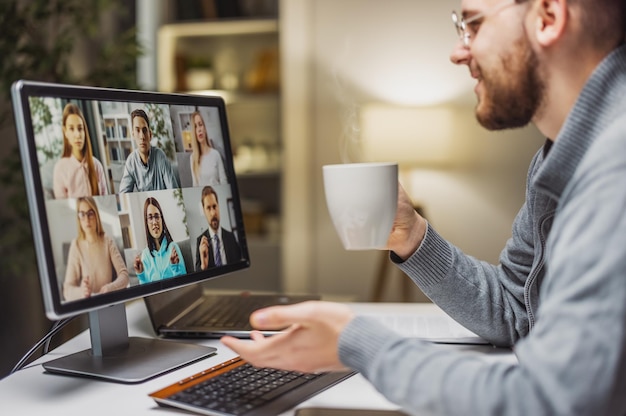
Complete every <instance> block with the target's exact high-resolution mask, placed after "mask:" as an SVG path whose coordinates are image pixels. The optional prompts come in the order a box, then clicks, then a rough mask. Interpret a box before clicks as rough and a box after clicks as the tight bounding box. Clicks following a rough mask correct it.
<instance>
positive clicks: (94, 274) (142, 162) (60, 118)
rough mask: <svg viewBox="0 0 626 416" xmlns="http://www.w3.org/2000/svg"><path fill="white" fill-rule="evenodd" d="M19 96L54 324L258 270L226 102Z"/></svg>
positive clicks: (44, 93) (116, 94)
mask: <svg viewBox="0 0 626 416" xmlns="http://www.w3.org/2000/svg"><path fill="white" fill-rule="evenodd" d="M12 96H13V103H14V112H15V118H16V126H17V131H18V138H19V145H20V151H21V156H22V164H23V170H24V176H25V183H26V188H27V195H28V201H29V207H30V214H31V221H32V228H33V234H34V241H35V248H36V252H37V261H38V269H39V274H40V279H41V283H42V285H41V286H42V291H43V299H44V304H45V309H46V313H47V315H48V316H49V317H50V318H51V319H59V318H63V317H68V316H73V315H77V314H81V313H85V312H90V311H98V310H101V309H102V308H104V307H105V306H110V305H120V304H122V305H123V303H124V302H126V301H128V300H131V299H136V298H140V297H144V296H148V295H152V294H155V293H159V292H163V291H166V290H169V289H173V288H177V287H181V286H185V285H189V284H192V283H197V282H200V281H204V280H207V279H211V278H215V277H218V276H222V275H225V274H228V273H231V272H234V271H237V270H241V269H244V268H247V267H249V265H250V261H249V254H248V248H247V244H246V236H245V232H244V228H243V216H242V212H241V205H240V201H239V194H238V189H237V181H236V176H235V172H234V167H233V152H232V147H231V143H230V138H229V129H228V123H227V118H226V111H225V104H224V101H223V100H222V99H221V98H220V97H216V96H215V97H209V96H201V95H184V94H165V93H156V92H146V91H130V90H119V89H108V88H93V87H82V86H71V85H60V84H49V83H40V82H30V81H18V82H16V83H15V84H14V85H13V88H12ZM124 324H125V322H124ZM92 331H93V328H92ZM92 341H93V337H92Z"/></svg>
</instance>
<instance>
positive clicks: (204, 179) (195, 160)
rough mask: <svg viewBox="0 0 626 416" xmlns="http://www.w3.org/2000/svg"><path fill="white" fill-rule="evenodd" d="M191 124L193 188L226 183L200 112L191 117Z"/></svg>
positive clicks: (226, 180) (223, 171) (222, 168)
mask: <svg viewBox="0 0 626 416" xmlns="http://www.w3.org/2000/svg"><path fill="white" fill-rule="evenodd" d="M191 121H192V123H193V129H192V131H193V139H192V140H191V148H192V153H191V156H190V159H191V161H190V166H191V178H192V184H193V186H204V185H220V184H226V183H228V179H227V178H226V171H225V170H224V162H223V161H222V156H221V155H220V152H218V151H217V150H216V149H214V148H213V147H211V143H210V140H209V136H208V134H207V130H206V125H205V123H204V119H203V118H202V115H201V114H200V112H198V111H195V112H194V113H193V114H192V115H191Z"/></svg>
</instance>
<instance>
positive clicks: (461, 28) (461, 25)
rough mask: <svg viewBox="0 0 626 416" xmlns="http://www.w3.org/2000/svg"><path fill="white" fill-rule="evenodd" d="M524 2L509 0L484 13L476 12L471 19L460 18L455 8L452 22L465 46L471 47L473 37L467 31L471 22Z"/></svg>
mask: <svg viewBox="0 0 626 416" xmlns="http://www.w3.org/2000/svg"><path fill="white" fill-rule="evenodd" d="M522 3H525V1H520V2H519V3H518V2H517V0H509V1H507V2H505V3H501V4H499V5H498V6H495V7H493V8H491V9H489V10H486V11H484V12H482V13H476V14H475V15H473V16H471V17H470V18H469V19H465V18H464V17H460V18H459V14H458V13H457V12H456V11H454V10H453V11H452V23H453V24H454V28H455V29H456V33H457V35H458V36H459V40H460V41H461V42H463V46H465V47H469V45H470V38H471V35H470V33H469V32H468V31H467V27H468V26H467V25H468V24H469V23H472V22H475V21H476V20H478V19H482V18H483V17H488V16H493V15H495V14H497V13H499V12H501V11H502V10H504V9H506V8H507V7H509V6H513V5H516V4H522Z"/></svg>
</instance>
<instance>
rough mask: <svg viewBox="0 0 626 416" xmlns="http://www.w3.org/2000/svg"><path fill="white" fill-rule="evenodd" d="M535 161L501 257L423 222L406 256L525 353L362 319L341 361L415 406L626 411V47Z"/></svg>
mask: <svg viewBox="0 0 626 416" xmlns="http://www.w3.org/2000/svg"><path fill="white" fill-rule="evenodd" d="M548 148H549V145H548V144H547V145H546V146H545V147H544V149H542V150H541V151H539V152H538V153H537V155H536V156H535V157H534V158H533V161H532V163H531V165H530V169H529V173H528V180H527V192H526V202H525V204H524V206H523V207H522V208H521V210H520V212H519V213H518V215H517V217H516V219H515V222H514V224H513V229H512V237H511V239H510V240H509V241H508V243H507V244H506V247H505V249H504V250H503V251H502V254H501V256H500V264H499V265H497V266H494V265H490V264H487V263H484V262H481V261H478V260H476V259H474V258H472V257H469V256H467V255H465V254H463V253H462V252H461V251H460V250H459V249H458V248H456V247H454V246H453V245H451V244H450V243H448V242H446V241H445V240H444V239H443V238H442V237H441V236H439V235H438V234H437V232H436V231H435V230H434V229H433V228H432V227H430V226H429V228H428V230H427V233H426V236H425V238H424V241H423V242H422V244H421V246H420V247H419V248H418V250H417V251H416V252H415V253H414V254H413V255H412V256H411V257H410V258H409V259H407V260H406V261H405V262H400V261H399V259H398V258H397V257H396V258H394V255H393V254H392V258H394V260H396V262H398V263H399V267H400V268H401V269H402V270H403V271H404V272H406V273H407V274H408V275H409V276H410V277H411V278H412V279H413V280H414V281H415V282H416V283H417V284H418V285H419V286H420V288H421V289H422V290H423V291H424V293H425V294H426V295H428V296H429V297H430V298H431V299H432V300H433V301H434V302H436V303H437V304H438V305H439V306H441V307H442V308H443V309H444V310H445V311H446V312H447V313H448V314H449V315H451V316H452V317H454V318H455V319H456V320H458V321H459V322H460V323H462V324H463V325H465V326H466V327H467V328H469V329H470V330H472V331H474V332H475V333H477V334H479V335H481V336H482V337H484V338H486V339H488V340H489V341H491V342H492V343H493V344H495V345H501V346H513V345H514V351H515V354H516V356H517V358H518V364H512V363H503V362H501V363H494V362H491V363H489V362H487V361H486V360H483V359H481V358H480V356H477V355H476V354H470V353H467V352H466V353H463V352H460V351H458V350H452V349H450V348H442V347H441V346H438V345H433V344H429V343H427V342H423V341H420V340H412V339H403V338H402V337H400V336H398V335H396V334H395V333H394V332H391V331H390V330H388V329H386V328H385V327H383V326H381V325H380V324H378V323H377V322H374V321H372V320H370V319H368V318H365V317H357V318H355V319H354V320H353V321H352V322H351V323H350V324H349V325H348V326H347V327H346V329H345V330H344V332H343V333H342V334H341V337H340V342H339V354H340V359H341V361H342V362H343V363H344V364H345V365H347V366H349V367H351V368H354V369H356V370H358V371H360V372H361V373H362V374H363V375H364V376H365V377H366V378H367V379H368V380H370V382H372V384H373V385H374V386H375V387H376V388H377V389H378V390H379V391H381V392H382V393H383V394H384V395H385V396H386V397H387V398H388V399H389V400H391V401H392V402H395V403H397V404H399V405H400V406H402V407H403V408H404V409H406V410H407V411H409V412H412V413H415V414H420V415H423V414H446V415H533V416H538V415H594V416H596V415H625V414H626V46H622V47H620V48H618V49H616V50H615V51H614V52H613V53H612V54H611V55H609V56H608V57H607V58H606V59H605V60H604V61H603V62H602V63H601V64H600V65H599V67H598V68H597V69H596V70H595V71H594V73H593V74H592V76H591V77H590V79H589V80H588V82H587V84H586V85H585V87H584V89H583V91H582V93H581V95H580V97H579V98H578V100H577V102H576V104H575V106H574V108H573V109H572V111H571V113H570V114H569V115H568V117H567V119H566V121H565V124H564V126H563V128H562V129H561V131H560V132H559V135H558V137H557V138H556V140H555V142H554V144H553V145H552V146H551V148H550V149H549V151H548Z"/></svg>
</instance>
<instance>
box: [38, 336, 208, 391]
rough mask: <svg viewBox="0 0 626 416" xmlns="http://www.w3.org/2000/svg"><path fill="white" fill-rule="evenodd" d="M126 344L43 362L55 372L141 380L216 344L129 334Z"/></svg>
mask: <svg viewBox="0 0 626 416" xmlns="http://www.w3.org/2000/svg"><path fill="white" fill-rule="evenodd" d="M128 341H129V342H128V345H127V346H124V347H119V348H118V349H117V351H109V352H107V354H106V355H104V356H96V355H94V354H93V351H92V350H91V349H88V350H84V351H80V352H77V353H75V354H70V355H67V356H65V357H61V358H57V359H55V360H52V361H48V362H46V363H44V364H43V368H44V369H46V371H48V372H50V373H54V374H63V375H72V376H81V377H91V378H98V379H103V380H105V381H112V382H117V383H141V382H143V381H146V380H149V379H151V378H154V377H157V376H159V375H161V374H164V373H167V372H169V371H173V370H175V369H177V368H180V367H183V366H185V365H188V364H191V363H193V362H195V361H198V360H201V359H203V358H206V357H210V356H212V355H215V354H216V348H213V347H206V346H203V345H195V344H187V343H182V342H174V341H167V340H161V339H150V338H139V337H129V338H128Z"/></svg>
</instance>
